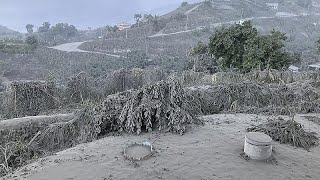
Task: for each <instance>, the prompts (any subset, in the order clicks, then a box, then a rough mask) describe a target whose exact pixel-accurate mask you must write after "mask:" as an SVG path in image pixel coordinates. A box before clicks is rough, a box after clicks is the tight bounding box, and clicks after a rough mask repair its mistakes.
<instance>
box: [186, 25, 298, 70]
mask: <svg viewBox="0 0 320 180" xmlns="http://www.w3.org/2000/svg"><path fill="white" fill-rule="evenodd" d="M286 40H287V37H286V36H285V34H284V33H281V32H279V31H275V30H273V31H271V34H268V35H260V34H258V30H257V29H256V28H255V27H253V26H252V24H251V21H245V22H243V23H240V24H236V25H232V26H230V27H228V28H222V29H220V30H218V31H217V32H216V33H215V34H214V35H212V36H211V37H210V41H209V44H208V45H204V44H203V43H200V44H198V45H197V46H196V47H195V48H194V49H193V50H192V54H193V55H198V54H200V55H205V54H207V56H208V57H210V58H211V60H212V61H215V62H216V63H218V64H219V65H220V66H221V67H223V68H225V69H226V68H237V69H239V70H240V71H242V72H249V71H251V70H253V69H259V70H265V69H278V70H280V69H282V68H287V67H289V65H291V64H293V63H297V62H299V61H300V58H299V56H298V55H297V54H296V55H291V54H290V53H289V52H287V51H286V50H285V49H284V47H285V44H284V42H285V41H286Z"/></svg>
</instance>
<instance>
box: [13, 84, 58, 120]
mask: <svg viewBox="0 0 320 180" xmlns="http://www.w3.org/2000/svg"><path fill="white" fill-rule="evenodd" d="M57 92H58V91H57V89H56V86H55V84H54V83H53V82H43V81H20V82H13V83H12V84H11V104H12V108H13V109H12V110H13V112H14V116H16V117H21V116H22V117H23V116H36V115H38V114H39V113H40V112H41V111H45V110H50V109H55V108H56V107H57V106H58V105H59V103H60V101H59V97H58V94H57Z"/></svg>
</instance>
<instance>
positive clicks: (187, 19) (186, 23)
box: [186, 14, 189, 31]
mask: <svg viewBox="0 0 320 180" xmlns="http://www.w3.org/2000/svg"><path fill="white" fill-rule="evenodd" d="M186 15H187V22H186V31H188V21H189V16H188V14H186Z"/></svg>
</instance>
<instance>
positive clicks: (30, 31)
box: [26, 24, 34, 34]
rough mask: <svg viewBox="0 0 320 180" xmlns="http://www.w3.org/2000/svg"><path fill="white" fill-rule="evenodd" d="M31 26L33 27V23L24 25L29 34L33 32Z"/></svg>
mask: <svg viewBox="0 0 320 180" xmlns="http://www.w3.org/2000/svg"><path fill="white" fill-rule="evenodd" d="M33 28H34V25H32V24H27V25H26V29H27V32H28V33H29V34H31V33H33Z"/></svg>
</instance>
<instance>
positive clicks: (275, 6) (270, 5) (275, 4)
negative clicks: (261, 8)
mask: <svg viewBox="0 0 320 180" xmlns="http://www.w3.org/2000/svg"><path fill="white" fill-rule="evenodd" d="M266 5H267V6H268V7H270V8H271V9H274V10H277V9H278V7H279V3H266Z"/></svg>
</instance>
